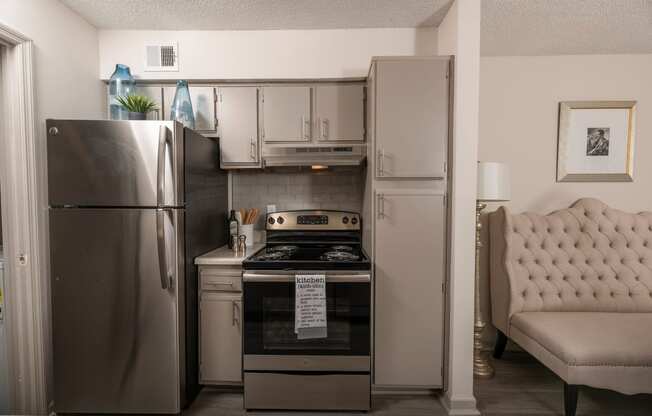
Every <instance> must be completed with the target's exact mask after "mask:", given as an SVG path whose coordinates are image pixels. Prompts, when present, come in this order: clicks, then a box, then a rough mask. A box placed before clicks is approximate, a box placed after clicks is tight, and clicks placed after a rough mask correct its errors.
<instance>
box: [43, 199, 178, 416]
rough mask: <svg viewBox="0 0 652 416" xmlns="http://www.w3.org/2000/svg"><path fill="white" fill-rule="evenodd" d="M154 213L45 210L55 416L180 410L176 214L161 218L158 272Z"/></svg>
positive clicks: (141, 211)
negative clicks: (163, 261) (163, 266)
mask: <svg viewBox="0 0 652 416" xmlns="http://www.w3.org/2000/svg"><path fill="white" fill-rule="evenodd" d="M160 212H161V211H158V210H156V209H125V208H123V209H73V208H70V209H52V210H50V236H51V243H50V245H51V248H50V250H51V265H52V269H51V276H52V277H51V279H52V281H51V290H52V315H53V317H52V324H53V328H52V330H53V337H52V338H53V361H54V383H53V386H54V397H55V399H54V407H55V411H56V412H57V413H179V412H180V408H181V405H182V403H183V400H184V397H183V396H182V394H183V393H181V392H182V391H183V389H184V376H185V366H184V359H183V358H182V357H183V354H184V351H183V349H184V345H183V343H182V342H180V340H183V336H184V326H183V321H182V320H180V319H179V311H180V310H182V309H183V301H179V302H178V301H177V299H183V294H184V292H183V291H184V283H183V279H182V278H181V279H180V278H179V276H183V272H182V271H181V270H183V264H182V263H183V260H182V259H183V256H181V257H179V256H178V253H183V237H182V236H183V222H182V221H183V211H182V210H164V211H163V212H164V214H165V215H164V220H163V226H164V227H165V231H164V232H163V234H164V241H163V243H164V244H165V247H164V250H166V258H167V260H168V261H167V270H166V271H165V273H161V272H160V267H159V243H160V239H159V236H160V234H161V233H160V232H159V231H158V230H157V215H160V214H159V213H160ZM159 224H160V220H159ZM180 271H181V272H180ZM162 275H167V276H169V277H170V284H169V287H168V288H167V289H164V288H163V287H162V282H161V276H162Z"/></svg>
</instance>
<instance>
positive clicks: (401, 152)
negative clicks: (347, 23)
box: [372, 57, 450, 179]
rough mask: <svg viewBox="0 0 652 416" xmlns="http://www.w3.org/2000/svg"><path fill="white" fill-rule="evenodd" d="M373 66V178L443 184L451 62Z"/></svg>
mask: <svg viewBox="0 0 652 416" xmlns="http://www.w3.org/2000/svg"><path fill="white" fill-rule="evenodd" d="M374 65H375V68H374V69H375V77H374V80H375V82H374V84H373V87H374V88H375V103H374V104H375V114H372V119H373V122H374V123H375V128H374V134H375V157H376V158H377V160H376V162H377V163H376V169H375V172H376V178H377V179H384V178H415V179H419V178H428V179H435V178H445V177H446V148H447V142H448V114H449V113H448V105H449V79H448V73H449V67H450V59H449V58H447V57H446V58H443V57H432V58H397V59H394V58H388V59H383V58H381V59H378V60H376V61H375V62H374ZM372 107H373V106H372Z"/></svg>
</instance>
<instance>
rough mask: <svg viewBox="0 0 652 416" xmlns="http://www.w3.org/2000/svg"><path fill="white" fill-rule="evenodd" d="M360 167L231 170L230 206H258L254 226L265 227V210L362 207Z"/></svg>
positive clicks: (353, 209)
mask: <svg viewBox="0 0 652 416" xmlns="http://www.w3.org/2000/svg"><path fill="white" fill-rule="evenodd" d="M363 175H364V172H363V169H362V168H358V167H355V168H353V167H352V168H349V167H339V168H331V169H329V170H327V171H310V170H305V169H304V170H299V169H297V168H277V169H274V170H265V171H246V170H242V171H234V172H233V189H232V190H233V195H232V201H233V208H235V209H238V208H259V209H260V212H261V216H260V218H258V221H257V222H256V226H255V228H256V229H259V230H262V229H264V228H265V218H264V217H265V209H266V206H267V205H269V204H274V205H276V210H277V211H283V210H297V209H333V210H343V211H354V212H360V211H361V210H362V194H363V186H364V180H363Z"/></svg>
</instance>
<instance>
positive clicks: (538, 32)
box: [482, 0, 652, 55]
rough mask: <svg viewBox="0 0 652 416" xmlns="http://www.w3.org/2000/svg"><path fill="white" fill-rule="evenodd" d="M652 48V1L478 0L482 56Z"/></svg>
mask: <svg viewBox="0 0 652 416" xmlns="http://www.w3.org/2000/svg"><path fill="white" fill-rule="evenodd" d="M651 52H652V0H482V54H483V55H557V54H609V53H651Z"/></svg>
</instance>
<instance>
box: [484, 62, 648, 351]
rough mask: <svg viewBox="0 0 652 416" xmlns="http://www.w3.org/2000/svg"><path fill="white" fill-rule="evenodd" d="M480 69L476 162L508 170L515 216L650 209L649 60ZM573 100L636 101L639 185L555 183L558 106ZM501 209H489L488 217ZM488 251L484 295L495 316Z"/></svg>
mask: <svg viewBox="0 0 652 416" xmlns="http://www.w3.org/2000/svg"><path fill="white" fill-rule="evenodd" d="M480 68H481V72H480V75H481V76H480V81H481V87H480V147H479V155H480V157H479V158H480V160H484V161H499V162H505V163H507V164H508V165H509V167H510V169H511V185H512V200H511V201H509V202H506V203H504V205H506V206H507V207H509V209H510V210H511V211H512V212H522V211H533V212H538V213H540V214H546V213H548V212H551V211H554V210H557V209H561V208H565V207H568V206H569V205H570V204H572V203H573V202H575V201H576V200H577V199H579V198H582V197H594V198H598V199H601V200H602V201H604V202H605V203H607V204H609V205H611V206H612V207H614V208H618V209H621V210H625V211H629V212H639V211H652V192H651V191H650V190H651V189H652V140H650V138H651V137H652V82H651V81H650V76H651V74H652V55H577V56H570V55H565V56H539V57H523V56H513V57H485V58H482V60H481V65H480ZM570 100H636V101H638V105H637V117H636V125H635V128H636V141H635V144H634V148H635V156H634V182H631V183H622V182H621V183H558V182H556V175H557V168H556V166H557V165H556V163H557V126H558V122H557V120H558V114H559V102H560V101H570ZM500 205H503V204H498V203H495V204H490V205H489V207H488V208H487V212H490V211H493V210H495V209H496V208H497V207H498V206H500ZM485 229H486V228H485ZM487 237H488V236H487V234H486V233H483V240H484V241H485V242H486V241H487ZM485 247H488V244H485ZM487 251H488V250H487V249H484V250H483V253H482V265H481V271H482V288H481V291H482V294H483V297H482V299H483V310H484V312H485V316H486V317H490V316H491V315H490V313H491V311H490V309H491V308H490V307H489V305H490V303H489V302H490V301H489V289H488V286H489V285H488V278H489V257H488V253H487ZM485 338H486V339H487V340H491V339H492V338H493V332H492V331H490V330H488V331H487V333H485Z"/></svg>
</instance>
